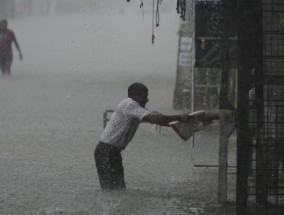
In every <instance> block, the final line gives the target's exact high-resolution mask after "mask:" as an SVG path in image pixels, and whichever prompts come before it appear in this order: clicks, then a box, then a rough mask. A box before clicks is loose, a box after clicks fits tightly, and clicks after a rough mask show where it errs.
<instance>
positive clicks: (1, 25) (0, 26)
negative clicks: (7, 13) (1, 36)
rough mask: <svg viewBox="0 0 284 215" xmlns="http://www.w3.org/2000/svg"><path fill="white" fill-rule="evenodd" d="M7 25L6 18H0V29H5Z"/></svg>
mask: <svg viewBox="0 0 284 215" xmlns="http://www.w3.org/2000/svg"><path fill="white" fill-rule="evenodd" d="M7 26H8V21H7V20H6V19H2V20H0V29H1V30H2V29H6V28H7Z"/></svg>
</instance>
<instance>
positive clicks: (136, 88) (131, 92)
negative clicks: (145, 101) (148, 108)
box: [128, 82, 148, 98]
mask: <svg viewBox="0 0 284 215" xmlns="http://www.w3.org/2000/svg"><path fill="white" fill-rule="evenodd" d="M142 92H144V93H147V94H148V88H147V87H146V86H145V85H144V84H142V83H139V82H135V83H133V84H131V85H130V86H129V87H128V97H130V98H131V97H133V96H140V95H141V94H142Z"/></svg>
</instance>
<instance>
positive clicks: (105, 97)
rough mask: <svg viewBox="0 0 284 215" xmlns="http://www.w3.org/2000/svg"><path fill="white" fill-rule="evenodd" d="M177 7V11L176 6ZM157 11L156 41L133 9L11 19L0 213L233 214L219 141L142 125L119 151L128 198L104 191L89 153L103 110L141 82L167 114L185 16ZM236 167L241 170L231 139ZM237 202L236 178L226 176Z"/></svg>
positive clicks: (147, 21)
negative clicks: (221, 175) (221, 193)
mask: <svg viewBox="0 0 284 215" xmlns="http://www.w3.org/2000/svg"><path fill="white" fill-rule="evenodd" d="M173 5H174V4H173ZM173 8H174V7H171V10H170V11H167V12H165V13H163V12H161V23H160V27H159V28H156V29H155V35H156V40H155V44H154V46H153V45H152V44H151V35H152V32H151V27H152V23H151V18H152V17H151V12H149V11H147V10H145V16H144V20H143V15H142V13H141V11H140V10H139V6H137V5H133V4H131V5H129V8H128V7H126V8H125V11H124V12H123V10H116V9H114V8H107V9H105V10H99V11H97V12H94V13H91V14H87V13H85V14H72V15H54V16H47V17H41V16H39V17H36V18H34V17H33V18H22V19H16V20H11V21H10V22H9V27H10V28H11V29H12V30H14V32H15V33H16V36H17V38H18V41H19V43H20V45H21V48H22V51H23V56H24V60H23V61H22V62H20V61H19V60H18V55H17V52H16V51H15V50H14V64H13V66H12V74H11V76H4V75H2V74H1V75H0V172H1V175H0V190H1V192H0V214H1V215H2V214H3V215H18V214H19V215H31V214H39V215H57V214H64V215H65V214H66V215H67V214H68V215H75V214H76V215H83V214H84V215H85V214H86V215H87V214H88V215H89V214H90V215H94V214H96V215H117V214H135V215H142V214H143V215H144V214H146V215H166V214H168V215H186V214H201V215H203V214H204V215H205V214H212V215H215V214H216V215H217V214H224V215H225V214H229V215H231V214H235V211H234V204H228V205H227V206H222V205H219V204H218V203H217V202H218V191H217V180H218V178H217V175H218V172H217V169H212V168H211V169H210V168H196V167H194V164H196V162H198V163H202V164H212V163H215V164H216V163H217V162H218V160H217V155H218V151H217V150H218V132H203V133H201V132H200V133H199V134H198V135H197V137H196V138H195V144H194V147H193V143H192V141H187V142H184V141H182V140H181V139H179V137H178V136H177V135H176V134H175V133H174V132H173V131H172V130H170V129H169V128H162V129H161V132H160V133H159V132H157V131H156V127H155V126H154V125H145V124H142V125H141V126H140V127H139V129H138V131H137V134H136V136H135V137H134V139H133V141H132V142H131V143H130V144H129V146H128V147H127V149H126V150H124V151H123V152H122V156H123V164H124V169H125V179H126V183H127V189H126V190H125V191H122V192H102V191H101V189H100V186H99V181H98V175H97V172H96V168H95V162H94V158H93V151H94V149H95V146H96V144H97V143H98V141H99V137H100V134H101V132H102V128H103V112H104V110H105V109H113V108H114V107H115V106H116V105H117V103H118V102H119V101H120V100H121V99H123V98H125V97H126V96H127V87H128V86H129V85H130V84H131V83H132V82H135V81H139V82H143V83H144V84H145V85H147V86H148V88H149V100H150V102H149V103H148V104H147V108H148V109H150V110H156V111H159V112H161V113H165V114H169V113H176V112H177V111H175V110H174V109H173V108H172V102H173V91H174V87H175V86H174V85H175V73H176V57H177V46H178V35H177V32H178V27H179V22H180V20H179V17H178V15H177V14H176V12H175V10H174V9H173ZM229 151H230V152H229V153H231V154H230V155H231V156H229V157H230V159H229V164H232V165H235V154H234V153H235V145H234V141H233V143H232V144H231V145H230V146H229ZM228 191H229V192H228V200H229V201H230V202H234V201H235V199H234V195H235V174H230V175H228Z"/></svg>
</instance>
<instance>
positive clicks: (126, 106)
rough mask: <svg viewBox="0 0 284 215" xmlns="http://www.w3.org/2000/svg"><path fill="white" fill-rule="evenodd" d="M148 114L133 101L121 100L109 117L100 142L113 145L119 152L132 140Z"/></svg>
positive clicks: (148, 112) (128, 99)
mask: <svg viewBox="0 0 284 215" xmlns="http://www.w3.org/2000/svg"><path fill="white" fill-rule="evenodd" d="M148 114H150V111H148V110H147V109H145V108H143V107H141V106H140V105H139V104H138V102H136V101H134V100H133V99H131V98H127V99H124V100H122V101H121V102H120V103H119V104H118V106H117V108H116V110H115V111H114V112H113V114H112V115H111V117H110V119H109V121H108V123H107V125H106V127H105V129H104V131H103V133H102V135H101V138H100V141H101V142H104V143H108V144H111V145H114V146H115V147H117V148H118V149H119V150H123V149H125V147H126V146H127V145H128V143H129V142H130V141H131V140H132V138H133V136H134V134H135V132H136V130H137V128H138V126H139V124H140V122H141V121H142V119H143V117H145V116H146V115H148Z"/></svg>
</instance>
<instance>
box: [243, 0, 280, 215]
mask: <svg viewBox="0 0 284 215" xmlns="http://www.w3.org/2000/svg"><path fill="white" fill-rule="evenodd" d="M261 8H262V13H261V14H262V30H261V32H262V33H261V32H260V34H261V35H260V37H261V38H262V63H261V64H262V65H261V66H258V68H262V72H258V73H257V74H254V76H255V79H254V83H252V86H254V87H253V88H252V89H251V90H250V92H249V101H248V104H249V105H248V108H249V111H248V130H249V132H248V134H249V135H248V137H249V138H248V140H249V144H250V147H249V162H248V179H247V214H265V215H274V214H275V215H280V214H284V1H280V0H278V1H277V0H262V7H261ZM252 42H253V41H252ZM256 55H258V56H255V57H259V56H261V55H259V53H256ZM252 59H253V56H252Z"/></svg>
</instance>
